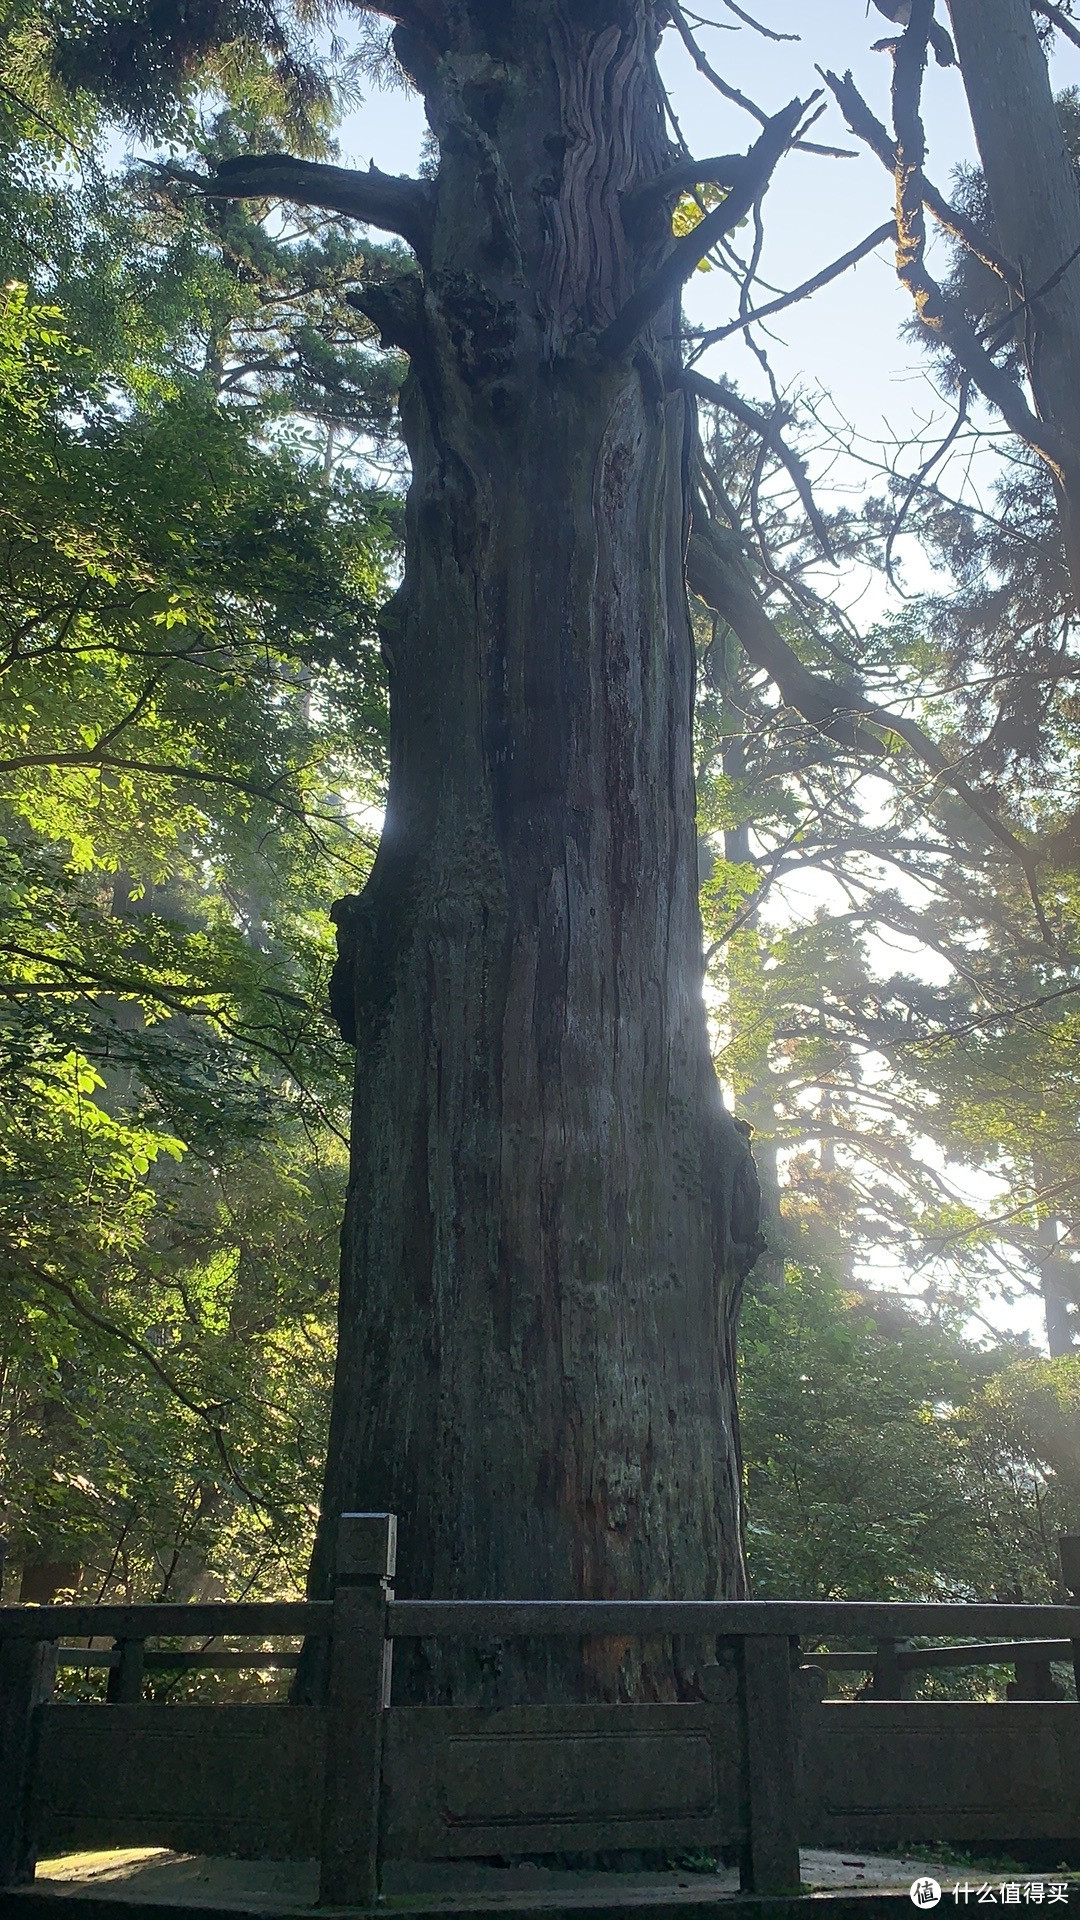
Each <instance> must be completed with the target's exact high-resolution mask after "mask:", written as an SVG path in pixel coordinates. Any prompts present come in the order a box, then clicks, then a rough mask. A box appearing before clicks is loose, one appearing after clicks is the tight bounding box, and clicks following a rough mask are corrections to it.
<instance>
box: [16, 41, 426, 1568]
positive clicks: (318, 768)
mask: <svg viewBox="0 0 1080 1920" xmlns="http://www.w3.org/2000/svg"><path fill="white" fill-rule="evenodd" d="M0 51H3V50H0ZM248 71H249V72H250V69H248ZM242 113H243V116H244V117H245V122H246V127H245V134H246V137H248V136H250V137H257V135H256V134H255V132H254V128H255V121H256V116H255V110H254V108H253V106H252V103H251V99H250V98H247V100H246V104H245V105H244V106H243V109H242ZM4 124H5V123H4V122H3V121H2V116H0V139H2V135H3V129H4ZM33 124H34V123H33V121H32V116H31V117H30V126H31V132H29V133H28V128H27V119H26V117H23V118H22V119H20V120H19V121H18V123H17V126H16V127H15V129H14V133H15V137H16V138H17V140H18V141H19V142H20V144H19V146H18V148H17V152H16V155H15V157H14V161H13V164H12V166H11V167H10V168H9V169H8V172H7V175H6V184H5V186H4V188H3V189H0V197H2V196H4V195H6V197H7V198H6V211H7V212H8V213H9V214H10V218H9V219H8V221H7V224H6V228H5V236H4V239H3V240H2V241H0V249H2V248H4V247H7V249H8V250H9V251H8V256H7V257H8V258H10V257H11V251H12V250H15V251H18V250H19V249H20V248H21V253H20V257H19V258H18V261H17V263H14V262H13V264H17V272H16V273H13V274H12V276H11V277H12V278H13V280H15V282H16V284H15V285H14V286H12V287H9V288H8V290H7V294H6V297H5V298H4V299H3V301H2V302H0V462H2V464H3V469H4V474H5V487H4V492H3V497H2V499H0V694H2V699H0V1073H2V1074H3V1077H4V1085H5V1092H6V1099H5V1103H4V1107H3V1110H2V1111H0V1199H2V1202H3V1205H2V1207H0V1213H2V1218H3V1225H2V1228H0V1431H3V1433H4V1434H5V1435H6V1436H7V1439H6V1441H5V1443H4V1450H3V1453H2V1454H0V1502H2V1505H3V1509H4V1518H3V1527H4V1531H5V1532H6V1533H7V1535H8V1537H9V1539H10V1541H11V1545H12V1558H13V1559H14V1561H15V1563H16V1565H18V1564H20V1563H23V1564H27V1563H30V1562H33V1561H35V1560H37V1561H41V1562H51V1561H57V1562H64V1563H66V1564H67V1565H68V1566H70V1565H71V1564H72V1563H73V1562H78V1563H81V1565H82V1567H83V1569H84V1573H83V1579H84V1581H85V1583H86V1587H87V1590H88V1591H90V1592H95V1593H96V1592H97V1591H99V1590H101V1591H111V1590H115V1591H120V1592H128V1593H130V1594H132V1595H133V1596H134V1595H138V1596H142V1597H147V1596H150V1595H153V1594H155V1593H158V1592H169V1593H173V1594H176V1595H177V1596H178V1597H182V1596H183V1595H185V1594H190V1593H192V1592H195V1591H198V1590H205V1587H206V1584H207V1583H209V1585H210V1587H211V1588H212V1589H214V1590H218V1591H220V1590H221V1589H222V1586H224V1587H229V1586H230V1585H232V1586H233V1587H234V1590H235V1589H238V1588H239V1586H240V1584H241V1583H242V1582H243V1583H250V1582H252V1581H253V1582H254V1585H255V1589H256V1590H258V1588H259V1585H260V1583H262V1587H263V1590H267V1591H288V1590H290V1589H292V1590H295V1586H296V1583H297V1581H298V1580H299V1579H300V1577H301V1572H302V1567H303V1563H304V1559H305V1555H306V1548H307V1542H308V1538H309V1535H310V1531H311V1528H312V1526H313V1522H314V1513H315V1506H316V1502H317V1489H318V1482H319V1476H320V1472H321V1456H322V1449H323V1430H324V1423H325V1418H326V1406H327V1397H328V1392H329V1380H330V1371H331V1367H332V1357H333V1355H332V1344H333V1343H332V1327H333V1283H334V1275H335V1259H336V1243H337V1235H338V1228H339V1221H340V1215H341V1208H342V1204H343V1188H344V1178H345V1170H346V1169H345V1157H346V1156H345V1135H346V1131H347V1111H348V1102H349V1097H350V1091H351V1087H350V1080H351V1057H350V1056H349V1055H348V1054H347V1052H346V1050H345V1049H344V1048H343V1047H342V1046H341V1044H340V1042H339V1040H338V1037H337V1034H336V1032H335V1031H334V1029H333V1028H332V1026H331V1024H330V1022H329V1018H328V1015H327V1013H326V1011H325V1009H326V1001H327V981H328V976H329V971H330V966H331V964H332V957H333V929H332V926H331V923H330V920H329V916H328V911H327V909H328V907H329V904H330V902H331V901H332V900H333V898H334V897H335V896H336V895H337V894H339V893H341V892H344V891H347V890H349V891H354V890H355V889H356V888H357V886H358V885H359V884H361V882H362V879H363V876H364V874H365V872H366V870H367V867H368V865H369V863H370V859H371V855H372V847H371V844H370V840H369V837H368V836H367V835H366V834H365V833H363V832H362V831H360V830H358V829H357V827H356V826H355V825H354V820H355V817H356V815H357V814H358V813H360V812H361V811H362V809H363V807H364V806H366V805H368V804H369V803H370V802H371V801H373V800H376V799H377V798H378V796H379V794H380V790H381V788H380V783H381V780H382V775H383V767H384V761H385V752H386V746H385V733H386V695H385V686H384V681H383V673H382V665H381V659H380V655H379V651H378V641H377V635H376V630H375V615H376V611H377V608H378V606H379V605H380V603H381V601H382V600H383V599H384V598H385V597H386V596H387V594H388V592H389V590H390V585H391V580H392V574H393V570H394V568H395V566H396V563H397V553H398V531H397V529H398V522H399V518H400V503H399V501H398V500H397V499H396V498H394V497H386V496H384V495H382V494H379V493H377V492H376V491H375V490H374V489H373V488H372V487H370V486H369V485H368V484H366V482H365V480H364V479H363V477H362V473H361V471H360V470H359V467H358V465H357V464H356V463H353V462H349V461H345V462H339V461H335V460H334V459H333V458H332V457H331V458H330V459H328V460H326V461H324V460H323V459H322V458H321V457H320V458H319V459H318V460H317V461H316V460H313V458H312V453H313V450H314V446H313V443H314V442H315V441H316V440H317V443H318V451H319V454H320V456H321V455H322V454H324V453H325V451H326V426H325V420H324V418H323V417H322V416H321V415H320V413H319V406H320V404H321V403H323V402H324V403H325V405H326V407H327V409H328V412H329V417H330V418H331V419H332V420H333V421H334V423H335V431H340V432H341V433H342V435H343V439H344V444H346V445H347V444H348V441H349V436H350V435H354V434H359V433H366V432H368V431H369V430H371V429H372V428H373V427H375V426H376V425H377V426H378V430H379V431H382V430H383V429H384V428H385V425H386V423H387V422H388V419H389V410H390V407H391V404H392V399H393V392H394V386H393V380H392V378H391V377H389V376H388V375H387V374H386V373H384V372H383V371H382V370H381V369H380V370H379V371H378V373H377V374H376V373H375V372H374V371H373V369H372V355H371V352H370V350H369V349H368V348H367V347H366V346H365V344H364V331H363V330H364V326H365V325H366V323H363V322H361V321H359V320H358V319H357V318H356V317H355V316H354V315H352V314H351V310H350V309H348V308H347V307H346V306H345V304H344V300H343V293H342V289H343V287H344V285H345V283H346V281H347V278H348V275H349V273H350V272H351V271H353V270H354V268H355V262H356V258H357V240H356V237H355V236H350V235H348V234H346V232H345V230H344V227H343V225H342V223H338V226H337V227H336V228H335V229H334V230H333V231H328V230H323V229H320V228H319V226H318V225H317V223H313V224H312V226H311V229H310V230H309V231H308V232H306V233H305V234H302V235H301V236H300V238H299V239H298V240H297V239H294V240H293V241H291V242H288V243H287V242H285V241H283V240H282V239H281V238H280V237H278V236H276V235H273V236H272V235H271V234H270V233H269V232H268V231H266V230H265V229H262V228H260V226H259V224H258V221H257V220H256V219H255V218H254V217H250V218H249V217H248V216H247V215H246V214H241V213H240V212H239V211H238V210H236V209H229V210H228V213H227V215H226V214H224V213H222V211H221V209H218V210H217V212H216V213H215V211H214V209H213V208H207V207H206V206H205V205H203V204H201V203H197V204H194V205H193V204H190V203H188V202H186V201H183V200H180V199H177V198H175V197H170V194H169V192H164V193H163V192H161V191H159V190H157V189H155V190H154V191H153V192H151V191H150V190H149V189H148V187H147V184H146V183H145V182H141V183H138V182H136V183H133V182H132V181H131V180H123V179H115V180H111V181H106V180H103V179H100V178H99V177H98V176H97V175H96V174H95V172H94V170H93V169H92V168H86V169H84V170H83V171H82V172H81V173H80V174H78V175H74V176H72V177H70V178H69V179H67V180H66V181H65V180H63V179H62V178H61V177H60V176H58V174H57V172H56V170H55V167H54V165H53V162H52V158H51V156H50V153H49V142H48V141H47V140H46V139H45V137H44V136H43V135H42V137H41V138H40V139H38V137H37V136H36V135H32V127H33ZM227 137H228V126H227V123H226V119H225V116H219V120H218V122H217V124H216V126H214V127H212V128H211V127H207V128H204V129H202V130H201V132H199V138H200V139H201V140H202V141H203V143H204V145H206V146H207V147H211V146H212V145H213V143H214V141H215V140H217V141H220V140H222V139H227ZM271 144H273V142H272V141H271ZM215 221H220V224H219V225H215ZM373 251H375V252H376V253H377V250H373ZM298 370H299V371H298ZM369 376H370V377H369ZM320 396H321V400H320ZM327 396H329V398H328V397H327ZM298 402H302V403H303V405H304V406H309V407H314V408H315V411H314V412H311V411H309V412H302V411H299V410H298V405H297V403H298ZM330 451H331V455H332V453H333V449H332V448H331V450H330Z"/></svg>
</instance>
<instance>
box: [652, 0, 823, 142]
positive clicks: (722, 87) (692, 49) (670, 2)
mask: <svg viewBox="0 0 1080 1920" xmlns="http://www.w3.org/2000/svg"><path fill="white" fill-rule="evenodd" d="M667 9H668V13H669V14H670V16H671V24H672V26H673V27H674V28H675V31H676V33H677V34H678V36H679V39H680V40H681V41H682V43H683V45H684V47H685V48H686V51H687V53H688V54H689V55H690V58H691V60H692V61H693V63H694V65H695V67H696V68H697V70H698V72H699V73H700V74H702V75H703V76H704V78H705V79H706V80H707V81H708V82H709V85H710V86H713V87H715V88H716V91H717V93H722V94H723V96H724V99H725V100H730V101H731V103H732V105H733V106H736V107H741V108H742V110H743V112H744V113H749V114H750V115H752V117H753V118H754V119H755V120H757V121H758V122H759V124H760V125H761V126H763V127H766V126H768V124H769V115H768V114H767V113H766V112H765V111H764V108H762V107H759V106H758V104H757V101H756V100H751V99H750V98H749V96H748V95H747V94H745V93H740V92H739V89H738V87H733V86H731V85H729V83H728V81H726V80H722V79H721V78H720V75H719V74H718V73H717V71H716V68H715V67H714V66H712V65H711V64H710V62H709V61H708V60H707V59H706V57H705V55H704V53H703V52H702V50H701V48H700V47H699V46H698V43H697V41H696V40H695V39H694V36H693V34H692V33H691V31H690V27H689V23H688V21H687V18H686V15H685V14H684V12H683V10H682V8H681V6H680V5H679V0H667ZM794 144H795V146H797V147H801V148H802V150H803V152H804V153H823V154H825V155H827V156H828V158H830V159H833V160H850V159H851V157H852V156H851V152H850V150H849V149H848V148H847V147H822V146H819V145H818V143H817V142H816V141H815V140H796V141H795V142H794Z"/></svg>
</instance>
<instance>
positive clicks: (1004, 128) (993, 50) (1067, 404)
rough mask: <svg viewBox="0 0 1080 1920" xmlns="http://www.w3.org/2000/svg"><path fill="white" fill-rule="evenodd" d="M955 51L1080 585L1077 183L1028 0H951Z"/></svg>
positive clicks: (1079, 215)
mask: <svg viewBox="0 0 1080 1920" xmlns="http://www.w3.org/2000/svg"><path fill="white" fill-rule="evenodd" d="M949 13H950V15H951V18H952V25H953V33H954V35H955V38H956V51H957V56H958V59H959V63H960V70H961V74H962V76H963V82H964V91H965V93H966V94H967V99H968V105H969V107H970V110H971V119H972V125H973V126H974V129H975V139H976V141H977V143H978V148H979V154H980V157H981V160H982V165H983V173H984V175H985V177H986V185H987V190H988V192H989V195H990V204H991V207H992V209H993V214H994V222H995V225H996V228H997V236H996V237H997V240H998V244H999V245H1000V249H1001V251H1002V253H1004V254H1005V255H1006V257H1007V258H1008V259H1009V260H1010V261H1011V262H1013V263H1014V264H1015V265H1016V266H1017V267H1018V268H1019V270H1020V284H1021V285H1022V287H1023V289H1024V296H1025V304H1024V306H1023V309H1022V312H1021V315H1020V316H1019V319H1018V337H1019V338H1020V340H1021V341H1022V344H1023V349H1024V357H1025V361H1026V365H1027V370H1028V375H1029V378H1030V381H1031V390H1032V395H1033V398H1034V401H1035V409H1036V412H1037V413H1038V415H1039V418H1040V419H1041V420H1044V421H1046V422H1047V423H1048V424H1049V425H1050V426H1052V427H1053V428H1055V429H1056V431H1057V433H1058V435H1059V436H1060V446H1059V447H1058V448H1057V449H1055V451H1056V453H1057V456H1058V457H1057V460H1056V461H1055V462H1054V463H1053V464H1054V466H1055V468H1056V473H1055V478H1056V481H1057V485H1058V494H1059V501H1060V505H1061V510H1062V520H1063V529H1064V534H1065V544H1066V551H1067V554H1068V558H1069V566H1070V571H1071V574H1072V579H1073V587H1074V591H1075V593H1076V594H1078V595H1080V186H1078V184H1077V176H1076V169H1075V167H1074V165H1073V162H1072V160H1071V158H1070V156H1069V153H1068V149H1067V147H1066V145H1065V136H1064V133H1063V131H1062V126H1061V120H1060V118H1059V115H1058V112H1057V108H1056V107H1055V105H1054V97H1053V92H1052V90H1051V85H1050V75H1049V71H1048V69H1047V64H1046V58H1045V56H1044V54H1043V50H1042V47H1041V46H1040V44H1039V40H1038V36H1037V34H1036V32H1035V25H1034V22H1033V20H1032V15H1031V6H1030V0H949Z"/></svg>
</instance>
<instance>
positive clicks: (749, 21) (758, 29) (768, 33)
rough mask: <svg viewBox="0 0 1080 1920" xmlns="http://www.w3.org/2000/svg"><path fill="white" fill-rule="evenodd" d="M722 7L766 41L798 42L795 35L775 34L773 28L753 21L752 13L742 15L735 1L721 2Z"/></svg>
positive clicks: (797, 37)
mask: <svg viewBox="0 0 1080 1920" xmlns="http://www.w3.org/2000/svg"><path fill="white" fill-rule="evenodd" d="M723 5H724V6H725V7H726V8H727V10H728V12H729V13H733V14H734V15H735V17H736V19H737V20H741V21H742V22H743V24H744V26H747V27H753V29H754V32H755V33H760V34H762V35H763V36H764V38H765V39H766V40H798V39H799V37H800V36H799V35H798V34H797V33H777V31H776V28H775V27H767V26H765V24H764V22H763V21H761V20H755V19H754V16H753V14H752V13H744V12H743V10H742V8H741V7H739V6H736V4H735V0H723Z"/></svg>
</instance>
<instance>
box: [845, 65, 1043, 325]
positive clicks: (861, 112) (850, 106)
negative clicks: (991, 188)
mask: <svg viewBox="0 0 1080 1920" xmlns="http://www.w3.org/2000/svg"><path fill="white" fill-rule="evenodd" d="M817 71H818V73H820V75H821V78H822V79H823V80H824V82H825V85H826V86H827V87H828V89H829V92H830V93H831V94H832V95H833V98H834V99H835V101H836V104H837V106H838V107H839V108H840V111H841V113H842V114H843V116H844V119H845V120H846V121H847V123H848V126H849V127H850V128H851V131H852V133H853V134H854V135H855V137H856V139H857V140H862V141H863V142H864V144H865V145H866V146H868V147H869V148H870V151H871V153H873V154H876V156H877V158H878V159H879V160H880V161H881V164H882V166H883V167H884V168H885V169H886V170H887V172H889V173H891V174H895V172H896V142H895V141H894V140H893V138H892V136H891V134H890V133H889V132H888V131H887V129H886V128H885V127H883V126H882V124H881V121H880V120H879V119H877V117H876V115H874V114H873V113H871V111H870V108H869V107H868V106H867V104H866V101H865V100H864V99H863V97H862V94H861V93H860V92H859V89H858V87H857V86H856V85H855V82H854V81H853V79H852V77H851V74H850V72H848V73H845V75H844V77H843V79H841V78H840V75H839V74H837V73H832V72H830V71H829V70H828V69H827V68H824V67H819V68H818V69H817ZM922 191H923V202H924V204H925V207H926V210H927V212H928V213H931V214H932V215H933V217H934V219H935V220H936V221H937V223H938V225H939V226H941V227H944V229H945V231H946V233H951V234H952V236H953V238H954V240H959V241H960V242H961V243H962V244H963V245H964V246H965V247H966V248H967V249H968V252H969V253H972V254H974V256H975V258H976V260H981V261H982V264H983V266H984V267H988V268H989V269H990V272H991V273H996V274H997V275H998V277H999V279H1001V280H1004V282H1005V284H1006V286H1007V287H1009V288H1010V289H1011V291H1012V292H1013V293H1017V294H1023V291H1024V289H1023V286H1022V284H1021V279H1020V274H1019V273H1018V271H1017V269H1016V267H1014V266H1013V264H1012V262H1011V261H1010V260H1006V258H1005V256H1004V254H1001V253H999V252H998V250H997V248H996V247H995V246H994V245H993V243H992V242H991V241H990V239H989V238H988V236H987V235H986V234H985V233H983V232H982V230H981V228H979V227H977V226H976V225H975V223H974V221H973V220H969V219H968V217H967V215H966V214H964V213H961V212H960V210H959V208H958V207H954V206H952V205H951V204H950V202H949V201H948V200H946V199H945V198H944V197H943V195H941V194H940V193H939V192H938V190H937V188H936V187H934V186H932V185H931V183H930V181H929V180H927V178H926V176H925V174H924V175H923V180H922Z"/></svg>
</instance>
